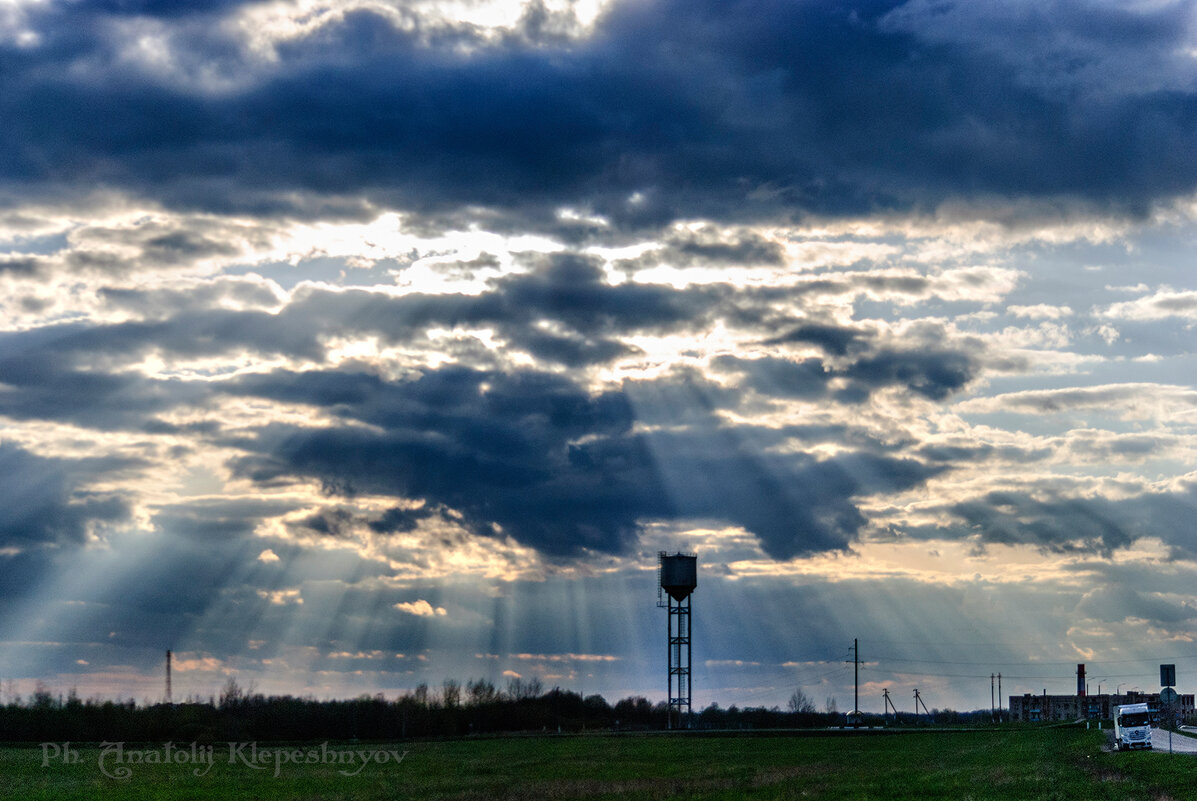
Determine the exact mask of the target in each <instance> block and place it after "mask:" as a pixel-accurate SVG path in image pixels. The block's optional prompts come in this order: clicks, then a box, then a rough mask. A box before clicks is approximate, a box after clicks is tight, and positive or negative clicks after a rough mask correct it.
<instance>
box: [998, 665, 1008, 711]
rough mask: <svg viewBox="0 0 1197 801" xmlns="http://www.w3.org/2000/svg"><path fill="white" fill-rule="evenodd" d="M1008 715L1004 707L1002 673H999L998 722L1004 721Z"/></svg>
mask: <svg viewBox="0 0 1197 801" xmlns="http://www.w3.org/2000/svg"><path fill="white" fill-rule="evenodd" d="M1005 717H1006V714H1005V710H1004V708H1003V707H1002V674H1001V673H999V674H998V722H999V723H1000V722H1002V721H1003V720H1004V719H1005Z"/></svg>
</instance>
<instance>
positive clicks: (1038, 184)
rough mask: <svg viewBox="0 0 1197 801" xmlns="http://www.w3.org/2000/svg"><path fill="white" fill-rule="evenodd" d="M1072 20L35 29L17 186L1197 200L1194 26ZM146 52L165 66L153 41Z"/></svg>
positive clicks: (671, 198) (819, 12)
mask: <svg viewBox="0 0 1197 801" xmlns="http://www.w3.org/2000/svg"><path fill="white" fill-rule="evenodd" d="M1178 8H1179V7H1178ZM1069 9H1071V6H1069V5H1067V4H1062V5H1060V6H1059V9H1058V11H1057V12H1053V13H1051V14H1045V13H1039V12H1035V13H1032V12H1030V11H1028V10H1027V9H1017V8H1006V7H1003V11H1002V13H1000V14H997V13H994V12H986V13H982V12H976V11H969V10H968V9H967V7H966V6H964V5H955V4H949V5H948V6H947V7H946V8H945V9H943V10H942V11H940V10H936V11H935V12H934V13H932V12H931V11H930V10H929V6H928V5H926V4H919V3H916V4H910V5H908V6H905V7H899V6H897V5H896V4H894V3H886V2H875V3H866V2H862V3H857V4H855V5H854V6H852V7H847V6H838V5H826V4H819V3H815V4H797V5H795V4H793V3H788V2H780V1H778V0H772V1H770V2H763V3H758V4H756V5H755V6H754V8H753V13H751V14H738V13H732V12H731V11H730V10H729V9H728V7H727V6H726V4H723V3H716V2H711V1H710V0H702V2H686V3H681V2H678V0H657V1H656V2H650V3H621V4H616V5H614V6H612V7H611V8H610V9H609V11H608V13H607V14H606V15H605V16H603V17H602V18H601V20H600V21H599V22H598V25H597V27H596V28H595V29H594V30H593V31H592V33H591V34H590V35H589V36H588V37H586V38H579V39H573V40H571V41H569V42H568V44H558V43H553V41H552V39H551V38H550V39H549V40H544V39H542V38H540V37H539V36H537V37H533V38H532V41H530V40H529V39H528V38H521V37H518V36H517V37H510V36H509V37H496V38H492V39H485V38H479V37H478V36H477V34H476V33H475V34H471V32H470V29H468V28H467V27H466V26H459V27H457V28H456V29H454V28H453V27H452V26H449V25H444V26H441V27H440V28H439V29H436V28H425V27H423V26H422V25H421V24H419V23H412V21H411V18H410V17H408V18H403V15H402V14H395V15H392V14H390V13H386V12H383V11H382V10H381V9H380V10H372V9H371V10H367V9H365V8H359V9H354V10H346V11H344V12H343V13H337V14H335V15H328V16H327V17H326V18H324V20H323V21H322V23H321V24H319V25H316V26H312V27H309V28H306V29H305V28H303V27H302V26H294V28H293V31H292V34H291V35H289V36H288V37H287V38H286V39H285V40H279V41H277V42H276V43H274V44H273V45H272V46H271V47H270V50H269V52H270V57H269V58H263V57H262V55H261V53H260V52H257V51H255V50H254V46H253V45H252V44H251V40H247V39H245V38H244V37H243V36H241V35H240V34H238V33H236V31H237V30H238V26H235V25H224V26H222V25H220V24H217V20H220V19H227V15H228V14H231V13H233V12H234V10H235V9H234V8H232V7H225V6H223V5H220V4H216V5H211V6H207V7H206V8H205V9H204V10H203V12H202V14H201V16H202V17H203V19H204V24H203V26H202V27H198V26H197V25H196V23H195V20H194V18H195V17H196V16H197V15H195V14H188V15H173V14H167V13H164V12H163V11H162V10H161V9H160V8H159V7H157V6H151V5H149V4H143V5H142V6H141V7H140V8H139V13H138V14H137V15H131V14H129V13H128V12H127V11H126V10H125V9H123V8H114V7H107V8H106V7H96V6H89V5H87V4H72V5H69V6H52V7H49V8H47V9H44V10H42V9H27V10H26V11H25V13H24V18H25V22H24V25H25V26H26V27H27V28H28V29H29V31H30V32H31V35H33V36H35V37H36V38H38V41H39V44H38V46H36V47H29V48H23V49H22V48H19V47H8V48H6V50H5V53H4V57H5V60H6V61H5V79H4V86H3V89H4V91H3V93H2V95H0V115H2V116H3V118H4V119H5V120H7V121H9V123H10V124H9V125H6V126H5V130H4V132H3V133H2V134H0V149H2V150H3V152H5V154H6V157H5V160H4V161H3V163H2V164H0V180H2V181H3V183H4V185H5V186H6V187H7V188H8V191H9V192H10V193H19V192H23V191H24V192H29V191H31V190H36V191H38V192H39V193H40V192H48V191H55V190H56V189H57V190H58V191H64V192H65V191H69V190H70V189H72V188H78V187H84V186H85V187H93V186H96V185H102V186H108V187H114V188H122V189H124V190H126V191H129V192H130V193H132V194H135V195H142V196H147V197H154V198H155V199H157V200H159V201H161V202H163V203H165V204H168V205H173V206H176V207H180V208H183V207H186V208H193V209H205V210H208V211H217V212H227V211H232V210H236V211H238V212H240V213H248V214H255V215H262V216H269V215H275V214H304V213H311V209H310V208H305V203H307V202H308V201H305V200H304V199H303V198H309V199H310V198H312V197H317V198H319V197H321V196H323V197H324V198H327V202H326V203H321V201H316V202H317V204H319V205H320V206H321V208H322V209H323V212H324V213H327V212H329V211H331V210H332V208H334V207H335V205H336V204H337V203H338V202H339V199H341V198H345V197H348V196H351V195H356V196H358V197H359V198H366V199H368V202H370V203H372V204H374V205H375V206H376V207H390V208H400V209H406V210H409V211H411V212H415V213H428V214H430V215H438V214H444V213H453V212H454V210H459V209H462V208H465V207H475V208H489V209H492V210H496V211H497V212H499V213H500V214H502V215H506V216H515V217H518V218H522V220H523V221H524V222H525V224H534V223H535V224H539V225H541V226H542V227H557V226H559V225H560V221H559V220H558V219H557V217H556V215H555V210H556V209H559V208H562V207H572V208H578V209H583V210H586V211H588V212H590V213H594V214H597V215H599V216H601V217H603V218H605V219H606V220H607V221H608V222H609V223H611V224H613V225H615V226H617V227H621V228H637V227H643V226H656V225H659V224H661V223H663V222H667V221H670V220H673V219H679V218H696V217H708V218H709V217H721V218H724V219H737V218H739V219H768V218H776V217H778V216H789V215H796V214H803V213H809V212H819V213H824V214H843V213H857V212H862V211H868V210H872V209H877V208H894V207H905V208H910V207H915V206H922V207H933V206H934V205H936V204H938V203H939V202H942V201H944V200H946V199H949V198H951V197H954V196H958V195H969V196H975V197H986V196H999V197H1010V196H1015V195H1024V196H1035V197H1040V198H1060V199H1064V198H1082V199H1087V200H1088V201H1089V202H1090V203H1092V204H1093V205H1096V206H1103V207H1105V206H1113V207H1119V208H1123V209H1127V210H1131V211H1142V210H1143V209H1145V208H1146V207H1147V206H1148V205H1149V204H1150V203H1151V202H1152V201H1153V200H1155V199H1158V198H1163V197H1169V196H1174V195H1178V194H1183V193H1186V192H1188V191H1191V190H1192V189H1193V188H1194V186H1195V185H1197V158H1195V157H1194V156H1193V155H1192V154H1193V153H1194V151H1195V150H1197V148H1194V147H1192V145H1193V142H1192V133H1191V132H1192V130H1193V126H1192V125H1191V123H1192V117H1193V115H1194V113H1195V112H1194V108H1195V103H1194V99H1193V96H1192V94H1191V90H1190V89H1189V87H1190V86H1191V83H1190V82H1189V79H1188V78H1189V74H1190V72H1191V65H1190V64H1189V63H1188V62H1187V61H1186V60H1185V59H1181V58H1179V57H1176V56H1175V55H1173V54H1174V53H1175V52H1179V49H1183V48H1181V40H1180V39H1178V32H1179V31H1181V30H1183V28H1184V26H1182V25H1179V24H1178V23H1177V20H1176V15H1177V13H1179V12H1178V11H1176V10H1175V9H1169V8H1166V7H1165V8H1161V9H1158V10H1155V11H1146V10H1138V11H1136V12H1133V13H1131V12H1126V13H1119V12H1115V11H1113V10H1110V9H1104V10H1102V11H1101V12H1100V13H1086V14H1084V15H1081V14H1078V13H1065V11H1067V10H1069ZM949 19H950V20H955V21H956V22H954V23H953V24H952V25H950V26H945V21H946V20H949ZM994 20H997V21H998V22H997V23H995V21H994ZM405 26H406V27H405ZM432 30H437V31H438V34H437V35H436V36H432V35H429V34H430V32H431V31H432ZM528 30H531V29H528ZM980 31H984V41H985V42H987V43H988V44H987V46H985V47H978V46H977V42H978V41H979V39H978V33H979V32H980ZM1015 31H1017V36H1015V35H1014V32H1015ZM995 32H996V34H997V35H996V36H995ZM147 39H148V40H152V41H154V42H155V44H156V47H157V48H158V52H159V53H160V55H159V56H157V57H156V58H155V59H150V60H148V61H147V57H146V56H145V54H144V53H143V52H139V51H138V50H137V49H136V48H133V47H131V46H130V44H131V43H134V42H137V41H146V40H147ZM533 42H534V43H533ZM454 48H458V50H457V51H456V52H455V50H454ZM678 52H685V53H691V54H694V55H695V57H694V58H692V59H689V60H687V62H686V63H685V64H684V66H683V65H682V64H680V63H679V62H678V61H677V60H676V57H675V55H674V54H676V53H678ZM345 53H354V54H355V57H354V58H353V59H347V58H345V57H344V54H345ZM1145 54H1146V55H1145ZM1069 63H1073V64H1085V65H1087V66H1086V67H1085V68H1081V69H1072V70H1065V69H1062V68H1061V67H1062V65H1065V64H1069ZM85 65H86V67H87V69H83V67H84V66H85ZM1127 70H1130V71H1131V72H1132V73H1133V74H1134V75H1136V76H1138V77H1137V78H1136V79H1135V80H1127V79H1125V78H1123V79H1122V80H1111V78H1112V77H1113V76H1119V77H1121V76H1125V75H1126V74H1127V72H1126V71H1127ZM1044 75H1050V76H1055V77H1060V76H1065V75H1067V76H1069V77H1068V79H1066V80H1050V81H1045V80H1042V76H1044ZM195 76H200V77H199V78H197V77H195ZM1077 87H1080V90H1079V91H1078V89H1077ZM1145 87H1154V88H1153V89H1151V90H1145ZM546 108H551V109H552V110H553V113H552V114H551V115H546V114H542V113H538V112H539V111H540V110H542V109H546ZM68 110H72V111H73V112H74V113H67V111H68ZM350 205H352V204H350ZM183 244H184V245H185V244H186V243H183ZM716 250H717V248H716ZM709 252H712V253H713V252H714V251H709ZM724 255H727V254H724ZM733 258H734V256H733Z"/></svg>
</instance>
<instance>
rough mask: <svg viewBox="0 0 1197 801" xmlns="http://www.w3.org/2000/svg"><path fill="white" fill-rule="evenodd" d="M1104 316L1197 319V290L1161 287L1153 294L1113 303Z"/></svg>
mask: <svg viewBox="0 0 1197 801" xmlns="http://www.w3.org/2000/svg"><path fill="white" fill-rule="evenodd" d="M1103 316H1105V317H1109V318H1112V319H1116V320H1165V319H1167V318H1169V317H1179V318H1182V319H1197V292H1192V291H1178V290H1174V289H1161V290H1159V291H1158V292H1156V293H1154V294H1152V295H1147V296H1145V297H1141V298H1137V299H1135V300H1128V301H1125V302H1122V303H1114V304H1111V305H1110V306H1109V308H1107V309H1106V310H1105V311H1104V312H1103Z"/></svg>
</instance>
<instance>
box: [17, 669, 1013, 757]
mask: <svg viewBox="0 0 1197 801" xmlns="http://www.w3.org/2000/svg"><path fill="white" fill-rule="evenodd" d="M787 706H788V708H787V709H785V710H783V709H781V708H779V707H776V706H775V707H772V708H763V707H745V708H740V707H736V706H730V707H727V708H722V707H720V706H719V705H718V704H711V705H710V706H708V707H706V708H705V709H703V710H701V711H697V710H696V711H695V712H694V713H693V715H692V716H691V726H692V727H693V728H700V729H777V728H816V727H823V726H829V725H842V724H843V723H844V722H845V717H844V715H843V714H842V713H839V712H836V711H835V710H834V707H835V704H834V701H833V700H831V699H828V704H827V709H826V711H823V712H819V711H816V709H815V706H814V704H813V703H812V702H811V701H810V700H809V698H808V697H807V696H806V695H805V694H804V693H803V692H802V691H801V690H798V691H796V692H795V693H794V695H793V696H791V698H790V702H789V704H788V705H787ZM983 720H984V721H988V720H989V712H988V711H986V712H967V713H957V712H953V711H951V710H932V712H931V714H930V715H922V716H918V717H916V716H914V715H906V716H903V718H902V722H903V724H905V725H909V724H915V723H920V722H921V723H941V724H942V723H964V722H981V721H983ZM863 722H864V723H865V724H867V725H882V724H883V723H884V722H885V719H884V718H882V717H881V716H880V715H871V716H865V720H864V721H863ZM666 723H667V717H666V705H665V704H664V703H663V702H659V703H656V704H653V703H651V702H649V701H648V700H647V699H645V698H643V697H631V698H624V699H623V700H621V701H618V702H617V703H615V704H610V703H608V702H607V700H606V699H605V698H603V697H602V696H601V695H588V696H586V697H585V698H583V697H582V696H581V695H579V694H578V693H576V692H571V691H569V690H562V689H559V688H554V689H551V690H547V691H546V690H545V688H544V687H543V685H542V684H541V682H540V681H538V680H537V679H531V680H525V679H512V680H511V681H509V682H508V683H507V687H506V688H505V689H504V690H500V689H498V688H496V687H495V685H494V684H493V683H492V682H490V681H487V680H485V679H479V680H471V681H468V682H466V683H465V684H464V685H463V684H461V683H459V682H457V681H445V682H444V683H443V684H442V685H441V687H440V688H439V689H437V690H430V689H429V687H428V685H426V684H422V685H420V686H418V687H416V688H415V690H413V691H412V692H409V693H407V694H405V695H402V696H399V697H398V698H392V699H388V698H385V697H384V696H383V695H381V694H379V695H374V696H370V695H363V696H360V697H358V698H354V699H351V700H331V701H328V700H326V701H321V700H317V699H315V698H311V697H294V696H289V695H284V696H266V695H262V694H260V693H257V692H254V690H253V688H252V686H251V687H250V688H248V689H245V688H242V687H241V686H240V685H239V684H238V683H237V681H236V680H235V679H229V681H228V682H227V683H226V684H225V686H224V689H223V690H222V691H221V693H220V695H219V697H211V698H208V699H197V698H194V697H193V698H189V699H187V700H186V701H185V702H182V703H175V704H165V703H155V704H140V705H139V704H137V703H136V702H135V701H133V700H128V701H112V700H102V699H98V698H92V699H87V700H82V699H80V698H79V697H78V696H77V695H76V693H74V692H73V691H72V692H70V693H68V694H67V695H66V697H65V698H64V697H62V696H61V695H56V694H54V693H53V692H51V691H50V690H49V689H47V688H46V687H44V686H42V685H39V686H38V688H37V689H36V690H35V692H34V693H32V694H31V695H29V696H28V697H27V698H22V697H14V696H12V694H10V697H9V698H8V703H6V704H5V705H3V706H0V741H6V742H49V741H58V742H63V741H69V742H100V741H105V740H106V741H110V742H118V741H121V742H158V741H161V742H165V741H178V742H199V743H206V742H212V743H219V742H226V741H247V740H260V741H272V740H273V741H280V740H281V741H290V740H307V741H311V740H326V739H327V740H395V739H406V738H412V737H419V738H428V737H464V736H470V735H484V734H498V733H509V732H510V733H515V732H571V733H573V732H581V731H590V730H599V731H603V730H607V731H637V730H639V731H648V730H659V729H665V728H666Z"/></svg>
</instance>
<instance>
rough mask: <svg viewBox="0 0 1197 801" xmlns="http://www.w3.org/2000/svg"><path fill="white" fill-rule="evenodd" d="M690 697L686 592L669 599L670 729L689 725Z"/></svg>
mask: <svg viewBox="0 0 1197 801" xmlns="http://www.w3.org/2000/svg"><path fill="white" fill-rule="evenodd" d="M690 698H691V686H690V596H689V595H687V596H686V597H685V598H683V599H682V600H680V601H675V600H674V599H673V598H672V597H670V598H669V728H671V729H673V728H678V729H681V728H689V726H690ZM675 721H676V725H675Z"/></svg>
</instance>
